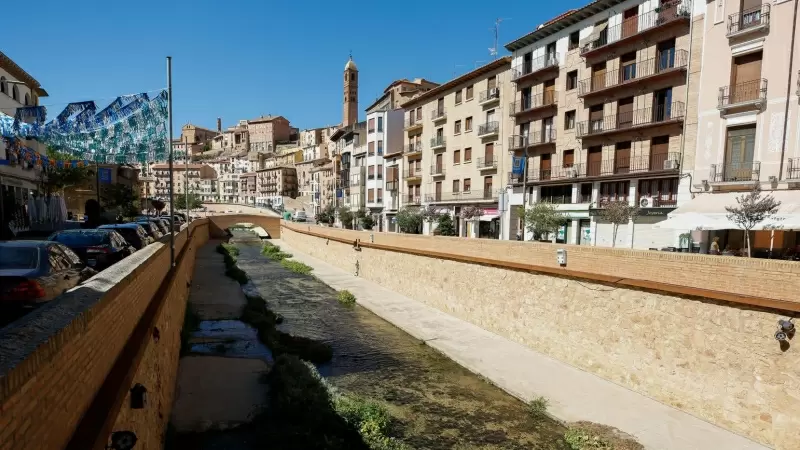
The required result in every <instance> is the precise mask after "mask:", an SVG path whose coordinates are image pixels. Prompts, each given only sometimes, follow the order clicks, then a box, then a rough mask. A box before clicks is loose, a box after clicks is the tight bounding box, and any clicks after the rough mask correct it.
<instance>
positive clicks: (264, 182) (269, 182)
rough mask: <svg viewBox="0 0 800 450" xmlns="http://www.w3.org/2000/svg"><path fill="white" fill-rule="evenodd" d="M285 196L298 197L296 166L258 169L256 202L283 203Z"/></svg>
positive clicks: (274, 204)
mask: <svg viewBox="0 0 800 450" xmlns="http://www.w3.org/2000/svg"><path fill="white" fill-rule="evenodd" d="M283 197H291V198H295V197H297V172H296V171H295V169H294V167H287V166H276V167H271V168H268V169H260V170H257V171H256V200H255V202H256V204H257V205H273V206H277V205H282V204H283Z"/></svg>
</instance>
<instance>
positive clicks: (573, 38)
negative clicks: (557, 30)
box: [567, 31, 581, 50]
mask: <svg viewBox="0 0 800 450" xmlns="http://www.w3.org/2000/svg"><path fill="white" fill-rule="evenodd" d="M580 33H581V32H580V31H573V32H572V33H570V34H569V44H568V46H567V50H575V49H576V48H578V46H579V45H580V42H581V37H580Z"/></svg>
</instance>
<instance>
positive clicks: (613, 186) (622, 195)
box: [600, 181, 631, 204]
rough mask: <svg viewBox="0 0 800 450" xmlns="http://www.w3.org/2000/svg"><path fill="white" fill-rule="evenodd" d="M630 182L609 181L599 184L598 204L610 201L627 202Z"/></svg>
mask: <svg viewBox="0 0 800 450" xmlns="http://www.w3.org/2000/svg"><path fill="white" fill-rule="evenodd" d="M630 187H631V182H630V181H611V182H607V183H600V203H601V204H602V203H603V202H611V201H623V202H627V201H628V194H629V193H630Z"/></svg>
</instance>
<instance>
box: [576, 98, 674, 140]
mask: <svg viewBox="0 0 800 450" xmlns="http://www.w3.org/2000/svg"><path fill="white" fill-rule="evenodd" d="M685 109H686V108H685V107H684V104H683V102H674V103H672V104H667V105H659V106H656V107H652V108H642V109H635V110H633V111H628V112H623V113H619V114H617V115H613V116H605V117H603V118H600V119H594V120H586V121H583V122H579V123H578V137H585V136H592V135H601V134H608V133H612V132H617V131H625V130H628V129H631V128H641V127H647V126H655V125H660V124H663V123H668V122H673V121H678V120H682V119H683V116H684V114H685Z"/></svg>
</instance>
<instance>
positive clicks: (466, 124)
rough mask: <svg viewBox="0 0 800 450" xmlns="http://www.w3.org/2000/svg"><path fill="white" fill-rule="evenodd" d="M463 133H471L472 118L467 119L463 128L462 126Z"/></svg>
mask: <svg viewBox="0 0 800 450" xmlns="http://www.w3.org/2000/svg"><path fill="white" fill-rule="evenodd" d="M464 131H467V132H469V131H472V117H467V119H466V123H465V126H464Z"/></svg>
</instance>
